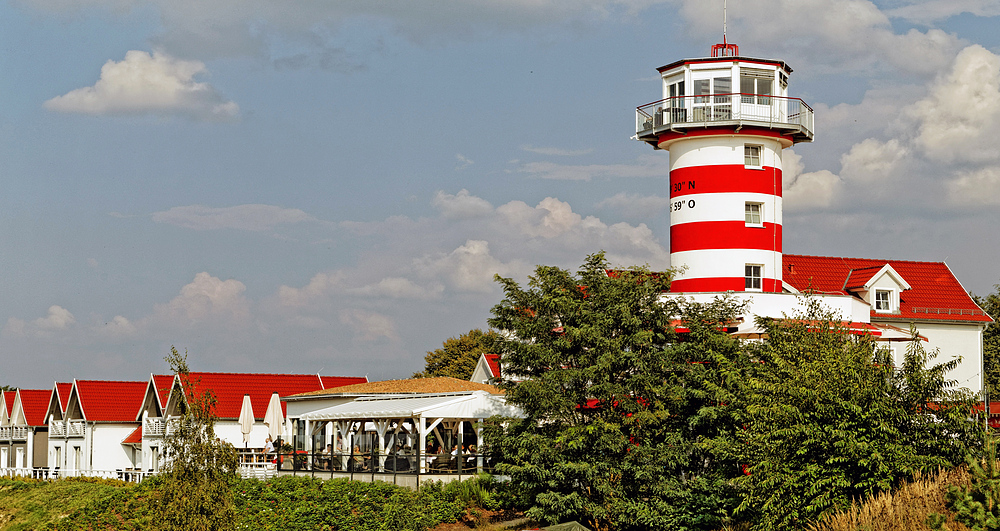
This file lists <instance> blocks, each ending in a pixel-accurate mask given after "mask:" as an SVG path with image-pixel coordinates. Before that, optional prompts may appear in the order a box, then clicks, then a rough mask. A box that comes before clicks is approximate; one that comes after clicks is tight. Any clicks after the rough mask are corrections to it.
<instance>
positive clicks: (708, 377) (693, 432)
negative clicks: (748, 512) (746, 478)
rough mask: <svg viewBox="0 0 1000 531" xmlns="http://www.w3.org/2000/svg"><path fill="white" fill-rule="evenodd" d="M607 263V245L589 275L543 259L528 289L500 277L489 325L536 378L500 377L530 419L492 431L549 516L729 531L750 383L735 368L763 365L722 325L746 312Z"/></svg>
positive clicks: (591, 261)
mask: <svg viewBox="0 0 1000 531" xmlns="http://www.w3.org/2000/svg"><path fill="white" fill-rule="evenodd" d="M608 268H609V264H608V262H607V261H606V260H605V258H604V255H603V253H598V254H595V255H592V256H589V257H588V258H587V260H586V262H585V263H584V264H583V266H582V267H581V269H580V271H579V272H578V273H577V274H576V275H574V274H572V273H570V272H568V271H566V270H563V269H559V268H556V267H546V266H539V267H538V268H536V270H535V273H534V275H533V276H531V277H530V279H529V282H528V285H527V287H526V288H522V287H521V286H519V285H518V284H517V283H516V282H515V281H513V280H511V279H505V278H500V277H497V280H498V282H500V283H501V285H502V286H503V290H504V293H505V298H504V299H503V300H502V301H501V302H500V304H498V305H496V306H495V307H494V308H493V318H492V319H490V320H489V323H490V326H492V327H493V328H495V329H497V330H498V331H500V332H501V333H500V334H498V335H497V336H496V338H495V342H496V344H497V350H498V351H500V352H502V356H503V359H504V364H505V366H508V367H510V370H511V372H512V373H514V374H518V375H519V376H522V377H524V380H523V381H521V382H509V381H508V382H503V383H501V384H500V385H501V387H503V388H504V389H505V390H506V393H507V401H508V403H510V404H513V405H516V406H518V407H520V408H521V409H522V410H523V411H524V413H525V415H526V417H525V418H524V419H502V420H501V419H493V420H492V421H491V422H490V423H489V425H488V426H487V429H486V433H485V440H486V442H487V444H488V445H489V447H490V451H491V453H492V454H494V455H496V457H497V459H498V460H499V463H500V464H499V465H498V467H497V468H498V470H499V471H500V472H501V473H503V474H507V475H510V476H511V478H512V481H513V483H514V485H515V486H516V487H518V488H519V489H520V492H521V495H522V497H523V498H522V503H524V504H525V506H529V507H530V509H529V510H528V515H529V516H531V517H532V518H534V519H536V520H539V521H545V522H550V523H553V522H558V521H565V520H569V519H577V520H579V521H583V522H586V523H588V524H589V525H590V526H591V527H592V528H595V529H621V530H644V529H680V530H683V529H717V528H719V527H721V526H722V525H723V524H725V523H726V522H727V518H728V514H729V512H730V511H731V510H732V509H733V508H735V505H736V503H737V498H736V491H735V489H734V487H733V485H732V479H733V478H734V477H735V476H736V475H738V474H739V467H738V462H737V461H736V460H735V459H733V458H732V456H734V455H735V453H734V450H733V446H734V444H735V432H736V431H737V430H738V429H739V425H740V424H741V422H742V420H741V419H740V418H739V412H738V411H737V410H735V409H734V408H733V407H732V404H733V402H734V399H735V396H736V395H735V394H734V393H735V392H737V390H738V389H739V386H740V385H741V384H740V382H739V381H738V379H737V380H733V379H730V378H729V377H730V376H731V375H733V374H738V373H740V372H742V371H745V370H746V368H747V366H748V365H749V364H750V361H751V360H749V358H746V357H745V356H743V355H742V354H741V352H740V349H739V348H738V347H739V343H738V342H737V341H735V340H733V339H731V338H730V337H729V336H728V335H727V334H725V333H724V331H723V329H722V328H721V327H720V326H719V325H720V323H723V322H725V321H727V320H728V318H729V317H730V316H731V315H732V313H733V310H734V308H733V306H732V305H731V304H729V303H728V302H726V301H721V302H719V303H716V304H714V305H710V306H699V305H691V306H689V307H686V308H683V309H681V308H680V307H678V306H677V305H676V304H675V303H673V302H671V300H672V299H671V300H665V299H664V298H663V297H662V293H663V291H664V290H665V289H666V288H667V287H668V284H669V275H668V274H657V273H652V272H650V271H648V270H647V269H645V268H630V269H627V270H619V271H615V272H613V273H612V274H611V275H609V274H607V272H608ZM682 310H683V313H684V314H685V315H686V319H685V324H686V326H687V327H689V328H690V333H689V334H687V340H686V342H684V343H678V338H677V337H676V335H675V334H674V330H673V328H672V326H671V325H672V321H673V320H674V319H676V316H677V315H680V313H681V312H682Z"/></svg>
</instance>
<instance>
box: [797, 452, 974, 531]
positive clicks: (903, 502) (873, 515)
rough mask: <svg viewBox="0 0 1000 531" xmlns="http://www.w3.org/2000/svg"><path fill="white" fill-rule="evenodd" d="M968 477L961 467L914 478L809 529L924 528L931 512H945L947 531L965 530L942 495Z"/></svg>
mask: <svg viewBox="0 0 1000 531" xmlns="http://www.w3.org/2000/svg"><path fill="white" fill-rule="evenodd" d="M971 479H972V478H971V476H970V475H969V472H968V470H966V469H965V468H964V467H961V468H956V469H953V470H943V471H941V472H939V473H938V474H936V475H934V476H933V477H917V478H916V479H915V480H914V481H911V482H909V483H904V484H903V485H900V486H899V488H897V489H894V490H892V491H889V492H883V493H882V494H880V495H878V496H876V497H875V498H873V499H870V500H867V501H865V502H863V503H854V504H852V505H851V507H850V508H848V509H847V510H844V511H840V512H837V513H834V514H832V515H829V516H827V517H825V518H823V519H822V520H821V521H820V522H818V523H815V524H812V525H811V526H810V527H809V528H808V529H809V531H917V530H919V531H926V530H927V529H929V528H928V526H927V523H926V522H927V517H928V516H930V515H931V513H938V514H943V515H948V521H947V522H946V524H947V526H948V529H949V530H951V531H969V528H968V527H966V526H964V525H962V524H961V523H959V522H956V521H955V520H954V519H953V518H952V517H951V516H952V513H951V511H949V510H948V509H947V508H946V507H945V498H944V494H945V493H946V492H947V491H948V486H949V485H956V486H960V487H964V486H967V485H969V484H970V481H971Z"/></svg>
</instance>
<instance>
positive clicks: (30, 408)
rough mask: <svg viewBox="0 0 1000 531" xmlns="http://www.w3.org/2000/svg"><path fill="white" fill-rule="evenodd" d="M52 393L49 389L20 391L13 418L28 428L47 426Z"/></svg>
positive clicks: (18, 391)
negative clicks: (46, 420) (46, 417)
mask: <svg viewBox="0 0 1000 531" xmlns="http://www.w3.org/2000/svg"><path fill="white" fill-rule="evenodd" d="M51 398H52V391H51V390H49V389H18V390H17V399H16V404H15V409H14V412H13V414H12V415H11V417H12V418H13V419H15V420H17V421H18V422H20V421H23V422H24V425H27V426H45V414H46V413H47V412H48V409H49V400H50V399H51Z"/></svg>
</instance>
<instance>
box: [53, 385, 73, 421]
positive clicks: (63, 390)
mask: <svg viewBox="0 0 1000 531" xmlns="http://www.w3.org/2000/svg"><path fill="white" fill-rule="evenodd" d="M72 390H73V384H72V383H70V382H56V391H57V394H58V395H59V407H61V408H62V412H63V413H65V412H66V404H68V403H69V393H70V391H72Z"/></svg>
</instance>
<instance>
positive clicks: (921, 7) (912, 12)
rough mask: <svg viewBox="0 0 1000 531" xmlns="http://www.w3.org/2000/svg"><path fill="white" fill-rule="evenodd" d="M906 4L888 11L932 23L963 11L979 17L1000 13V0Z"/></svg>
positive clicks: (924, 0) (930, 0)
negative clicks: (998, 0)
mask: <svg viewBox="0 0 1000 531" xmlns="http://www.w3.org/2000/svg"><path fill="white" fill-rule="evenodd" d="M906 4H907V5H904V6H901V7H897V8H894V9H890V10H888V11H887V12H886V13H887V14H888V15H889V16H890V17H894V18H902V19H906V20H909V21H911V22H916V23H918V24H931V23H933V22H937V21H941V20H945V19H948V18H951V17H953V16H955V15H960V14H962V13H971V14H973V15H976V16H979V17H995V16H997V15H1000V2H997V1H996V0H909V1H907V2H906Z"/></svg>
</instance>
